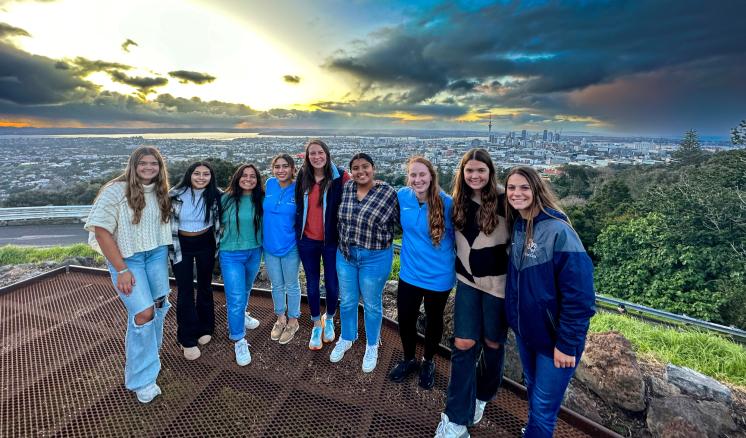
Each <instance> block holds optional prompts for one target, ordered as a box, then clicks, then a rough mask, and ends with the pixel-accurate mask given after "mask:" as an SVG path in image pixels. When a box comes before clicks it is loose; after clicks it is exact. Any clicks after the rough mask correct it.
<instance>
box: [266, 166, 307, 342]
mask: <svg viewBox="0 0 746 438" xmlns="http://www.w3.org/2000/svg"><path fill="white" fill-rule="evenodd" d="M272 175H274V178H270V179H268V180H267V191H266V193H265V195H264V218H263V220H262V224H263V226H264V230H263V234H264V236H265V238H264V266H265V267H266V268H267V274H268V275H269V280H270V281H271V282H272V302H273V303H274V310H275V315H277V322H275V325H274V326H273V327H272V332H271V334H270V338H271V339H272V340H273V341H279V342H280V344H287V343H288V342H290V341H291V340H292V339H293V336H295V332H297V331H298V327H299V326H298V318H299V317H300V283H299V282H298V268H299V266H300V257H299V256H298V247H297V245H296V240H295V211H296V204H295V181H294V179H293V178H294V176H295V162H294V161H293V159H292V157H290V155H288V154H279V155H277V156H275V157H274V158H273V159H272ZM286 311H287V315H285V312H286Z"/></svg>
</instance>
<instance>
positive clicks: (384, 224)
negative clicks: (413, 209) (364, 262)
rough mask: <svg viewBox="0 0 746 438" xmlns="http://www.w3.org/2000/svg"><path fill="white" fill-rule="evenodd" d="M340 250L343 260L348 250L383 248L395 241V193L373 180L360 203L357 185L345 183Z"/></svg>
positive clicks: (340, 207)
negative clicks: (356, 247)
mask: <svg viewBox="0 0 746 438" xmlns="http://www.w3.org/2000/svg"><path fill="white" fill-rule="evenodd" d="M338 218H339V223H338V224H337V230H338V231H339V250H340V252H341V253H342V254H343V255H344V257H345V258H346V259H349V258H350V248H351V247H353V246H359V247H361V248H365V249H386V248H388V247H390V246H391V242H392V241H393V240H394V225H396V223H397V221H398V220H399V202H398V200H397V197H396V190H394V188H393V187H391V186H390V185H388V184H386V183H385V182H383V181H376V182H375V184H374V185H373V187H372V188H371V189H370V191H369V192H368V194H367V195H365V198H363V200H362V201H358V200H357V183H355V181H348V182H347V183H345V185H344V190H343V191H342V203H341V204H340V205H339V213H338Z"/></svg>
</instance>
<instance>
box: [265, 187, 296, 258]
mask: <svg viewBox="0 0 746 438" xmlns="http://www.w3.org/2000/svg"><path fill="white" fill-rule="evenodd" d="M262 207H263V208H264V217H263V220H262V224H263V225H262V226H263V228H264V229H263V232H262V235H263V237H264V241H263V242H262V244H263V245H264V250H265V251H267V252H268V253H270V254H272V255H273V256H275V257H282V256H284V255H285V254H287V253H288V252H290V250H292V249H293V247H294V246H295V181H293V182H292V183H291V184H290V185H288V186H287V187H285V188H282V187H280V182H279V181H277V178H270V179H268V180H267V189H266V193H265V194H264V203H263V204H262Z"/></svg>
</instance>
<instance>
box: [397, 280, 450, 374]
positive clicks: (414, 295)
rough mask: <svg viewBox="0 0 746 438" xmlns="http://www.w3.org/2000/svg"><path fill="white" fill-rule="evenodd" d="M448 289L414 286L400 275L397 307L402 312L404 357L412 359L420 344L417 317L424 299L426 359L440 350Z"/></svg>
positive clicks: (400, 328)
mask: <svg viewBox="0 0 746 438" xmlns="http://www.w3.org/2000/svg"><path fill="white" fill-rule="evenodd" d="M448 292H449V291H441V292H435V291H431V290H427V289H423V288H421V287H417V286H414V285H412V284H409V283H407V282H406V281H404V280H402V279H401V278H400V279H399V288H398V289H397V292H396V308H397V312H398V314H399V336H401V345H402V349H403V350H404V359H405V360H409V359H413V358H414V355H415V348H416V347H417V318H418V317H419V316H420V304H421V303H422V300H423V299H424V300H425V317H426V318H427V319H426V321H427V323H426V328H425V359H427V360H431V359H432V358H433V356H435V353H436V351H438V343H440V338H441V336H443V310H444V309H445V307H446V302H448V295H449V293H448Z"/></svg>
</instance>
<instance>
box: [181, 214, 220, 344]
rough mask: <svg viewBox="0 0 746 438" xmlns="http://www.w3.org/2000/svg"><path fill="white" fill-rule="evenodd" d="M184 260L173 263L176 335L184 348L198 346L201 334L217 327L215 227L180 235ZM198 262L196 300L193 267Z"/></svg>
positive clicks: (210, 333) (207, 333) (210, 331)
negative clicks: (205, 230) (197, 233)
mask: <svg viewBox="0 0 746 438" xmlns="http://www.w3.org/2000/svg"><path fill="white" fill-rule="evenodd" d="M179 243H180V244H181V261H180V262H179V263H176V264H175V265H173V269H174V277H176V287H177V289H178V294H177V301H176V323H177V328H176V338H177V339H178V340H179V343H180V344H181V345H182V346H184V347H196V346H197V339H198V338H199V337H200V336H202V335H212V333H213V331H214V329H215V304H214V302H213V299H212V286H211V283H212V271H213V269H214V268H215V235H214V233H213V232H212V229H210V230H207V232H205V233H204V234H200V235H199V236H179ZM195 264H196V265H197V299H196V302H195V297H194V266H195Z"/></svg>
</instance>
